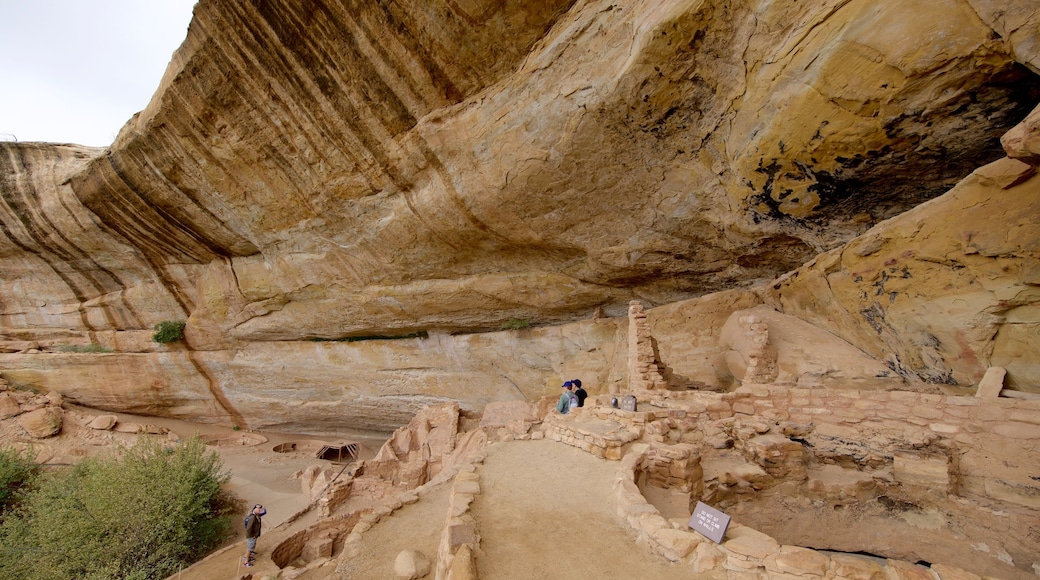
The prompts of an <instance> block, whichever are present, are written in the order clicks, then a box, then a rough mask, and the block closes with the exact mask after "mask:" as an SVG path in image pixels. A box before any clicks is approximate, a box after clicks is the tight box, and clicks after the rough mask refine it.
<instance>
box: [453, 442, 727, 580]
mask: <svg viewBox="0 0 1040 580" xmlns="http://www.w3.org/2000/svg"><path fill="white" fill-rule="evenodd" d="M617 468H618V463H617V462H616V461H605V460H602V459H597V458H596V457H594V456H592V455H590V454H588V453H585V452H583V451H581V450H579V449H575V448H573V447H569V446H567V445H563V444H561V443H556V442H553V441H549V440H540V441H516V442H511V443H500V444H497V445H495V446H494V447H492V448H491V450H490V452H489V454H488V457H487V459H485V460H484V463H483V465H482V466H481V467H480V468H479V469H478V472H479V473H480V485H481V488H482V489H481V494H480V495H479V496H477V497H476V499H475V500H474V502H473V506H472V508H471V509H472V512H471V513H472V514H473V515H474V516H475V518H476V521H477V532H478V534H479V535H480V552H479V553H478V557H477V571H478V574H479V576H480V577H481V578H509V579H511V580H528V579H553V580H586V579H588V578H597V579H600V580H609V579H618V580H630V579H633V578H656V579H661V580H668V579H672V578H674V579H680V578H682V579H689V578H697V577H698V576H697V575H695V574H693V572H692V570H691V569H690V567H689V566H688V565H684V564H673V563H671V562H669V561H668V560H666V559H664V558H663V557H661V556H658V555H656V554H654V553H653V552H651V551H650V549H649V547H648V546H647V545H645V544H640V543H638V542H637V540H636V533H635V531H634V530H632V529H631V528H630V527H628V525H627V524H626V523H625V522H624V521H622V520H621V518H619V517H618V515H617V500H616V499H615V494H614V490H613V487H612V483H613V481H614V476H615V473H616V470H617ZM608 554H609V557H604V555H608ZM703 577H704V578H709V577H710V576H703Z"/></svg>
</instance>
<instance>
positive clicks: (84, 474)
mask: <svg viewBox="0 0 1040 580" xmlns="http://www.w3.org/2000/svg"><path fill="white" fill-rule="evenodd" d="M221 468H222V466H221V463H220V460H219V459H218V458H217V456H216V455H215V454H213V453H206V452H205V445H204V444H203V443H202V441H201V440H199V439H198V438H197V437H195V438H192V439H190V440H188V441H186V442H184V443H183V444H182V445H179V446H178V447H176V448H175V449H172V450H171V449H165V448H163V447H162V446H160V445H159V443H157V442H154V441H152V440H150V439H144V440H142V441H141V442H139V443H138V444H136V445H134V446H133V447H131V448H129V449H127V450H126V451H125V452H124V453H123V455H122V457H100V458H95V459H89V460H87V461H84V462H83V463H80V464H79V465H77V466H75V467H73V468H71V469H68V470H63V471H61V472H56V473H52V474H50V475H49V476H46V477H42V478H41V479H40V483H39V486H38V487H37V488H36V489H35V490H33V491H31V492H30V493H28V494H27V495H25V497H24V500H23V501H22V502H20V503H19V505H18V506H17V507H16V508H15V509H13V510H12V511H11V512H9V514H8V515H7V517H5V518H4V521H3V523H2V525H0V578H25V579H27V580H44V579H51V578H90V579H99V580H100V579H102V578H106V579H109V578H119V579H129V578H133V579H135V580H138V579H140V580H147V579H152V578H166V577H168V576H170V575H172V574H175V573H176V572H177V570H178V568H179V567H180V566H182V565H184V564H188V563H190V562H193V561H195V560H196V559H198V558H199V557H200V556H202V555H203V554H205V553H206V552H208V551H209V550H211V549H212V548H214V547H216V546H217V545H218V544H219V543H220V541H221V540H222V539H223V538H224V537H225V535H226V534H227V532H228V530H229V527H228V526H229V525H230V523H231V515H230V514H231V512H233V511H234V510H235V509H236V507H237V506H235V505H234V502H232V501H231V500H230V498H229V497H228V496H227V495H225V494H224V493H223V492H222V491H221V486H222V485H223V484H224V483H225V482H226V481H227V480H228V479H229V475H228V474H227V473H224V472H222V471H221Z"/></svg>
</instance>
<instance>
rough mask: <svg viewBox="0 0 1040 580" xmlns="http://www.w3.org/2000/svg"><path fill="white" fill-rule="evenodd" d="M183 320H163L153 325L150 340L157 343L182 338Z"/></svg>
mask: <svg viewBox="0 0 1040 580" xmlns="http://www.w3.org/2000/svg"><path fill="white" fill-rule="evenodd" d="M184 326H185V323H184V322H175V321H172V320H164V321H162V322H160V323H159V324H156V325H155V326H154V327H153V330H155V332H154V333H152V340H153V341H154V342H158V343H159V344H169V343H171V342H178V341H180V340H181V339H183V338H184Z"/></svg>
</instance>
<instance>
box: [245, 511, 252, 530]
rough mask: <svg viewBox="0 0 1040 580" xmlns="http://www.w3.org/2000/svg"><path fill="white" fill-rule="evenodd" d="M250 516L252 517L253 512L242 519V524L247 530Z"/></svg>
mask: <svg viewBox="0 0 1040 580" xmlns="http://www.w3.org/2000/svg"><path fill="white" fill-rule="evenodd" d="M251 517H253V514H249V515H248V516H246V519H244V520H242V525H243V526H245V528H246V529H247V530H248V529H249V518H251Z"/></svg>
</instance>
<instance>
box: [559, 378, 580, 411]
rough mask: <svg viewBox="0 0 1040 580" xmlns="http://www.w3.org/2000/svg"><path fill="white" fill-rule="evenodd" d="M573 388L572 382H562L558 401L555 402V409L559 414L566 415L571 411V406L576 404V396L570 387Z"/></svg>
mask: <svg viewBox="0 0 1040 580" xmlns="http://www.w3.org/2000/svg"><path fill="white" fill-rule="evenodd" d="M573 388H574V384H573V383H571V382H570V381H567V382H566V383H563V389H564V391H563V394H561V395H560V400H559V402H557V403H556V410H557V411H559V412H560V414H561V415H566V414H567V413H570V412H571V409H572V408H573V407H577V406H578V398H577V397H575V396H574V392H573V391H571V389H573Z"/></svg>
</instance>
